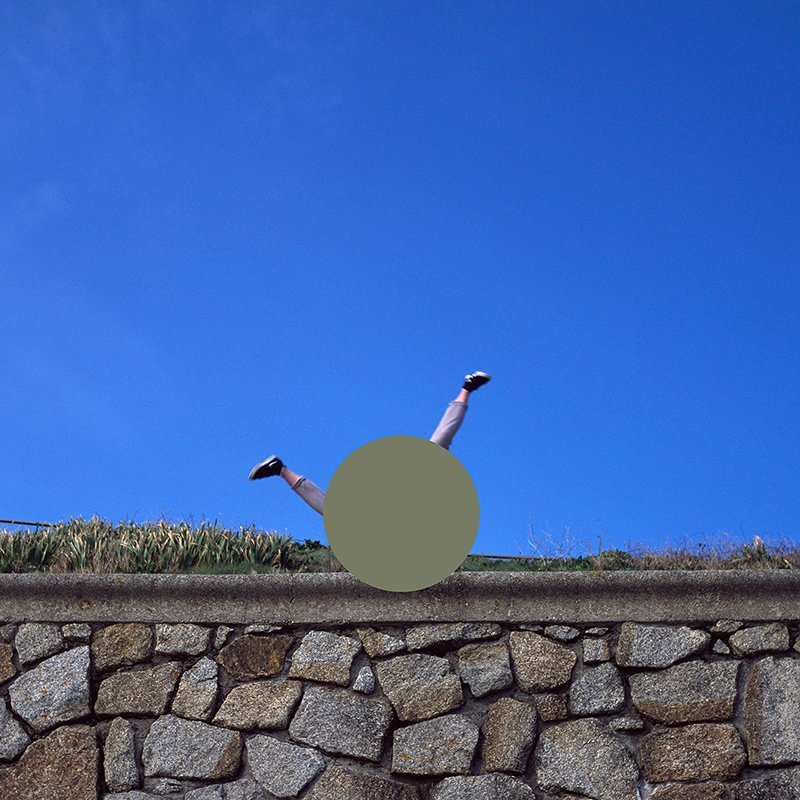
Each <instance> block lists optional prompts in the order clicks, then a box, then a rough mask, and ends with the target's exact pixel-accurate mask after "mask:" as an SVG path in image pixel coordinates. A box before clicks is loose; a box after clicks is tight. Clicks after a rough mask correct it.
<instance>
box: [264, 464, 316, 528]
mask: <svg viewBox="0 0 800 800" xmlns="http://www.w3.org/2000/svg"><path fill="white" fill-rule="evenodd" d="M275 475H280V476H281V477H282V478H283V479H284V480H285V481H286V483H288V484H289V486H291V487H292V489H294V491H295V492H297V494H299V495H300V497H302V498H303V500H305V501H306V503H308V504H309V505H310V506H311V508H313V509H314V511H317V512H318V513H320V514H322V513H323V511H322V509H323V507H324V505H325V492H323V491H322V489H320V488H319V486H317V485H316V484H314V483H312V482H311V481H310V480H308V478H304V477H303V476H302V475H298V474H297V473H296V472H293V471H292V470H290V469H289V468H288V467H287V466H286V465H285V464H284V463H283V461H281V460H280V459H279V458H278V456H270V457H269V458H268V459H266V460H265V461H262V462H261V463H260V464H256V465H255V466H254V467H253V469H252V470H251V471H250V480H251V481H256V480H259V479H261V478H270V477H273V476H275Z"/></svg>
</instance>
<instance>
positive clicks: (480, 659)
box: [458, 642, 514, 697]
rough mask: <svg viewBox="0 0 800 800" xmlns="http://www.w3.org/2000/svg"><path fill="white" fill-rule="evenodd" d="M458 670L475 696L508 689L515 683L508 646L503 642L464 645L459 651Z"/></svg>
mask: <svg viewBox="0 0 800 800" xmlns="http://www.w3.org/2000/svg"><path fill="white" fill-rule="evenodd" d="M458 672H459V675H461V680H463V681H464V683H466V684H467V686H469V688H470V691H471V692H472V694H473V696H474V697H484V696H485V695H487V694H490V693H491V692H497V691H501V690H502V689H507V688H508V687H509V686H511V685H512V684H513V683H514V676H513V674H512V673H511V660H510V658H509V655H508V647H507V646H506V645H505V644H504V643H503V642H492V643H491V644H468V645H466V646H464V647H462V648H461V649H460V650H459V651H458Z"/></svg>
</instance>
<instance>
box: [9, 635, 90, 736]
mask: <svg viewBox="0 0 800 800" xmlns="http://www.w3.org/2000/svg"><path fill="white" fill-rule="evenodd" d="M8 695H9V697H10V698H11V708H13V709H14V713H15V714H16V715H17V716H18V717H21V718H22V719H23V720H24V721H25V722H27V723H28V725H30V726H31V728H33V730H34V731H36V733H42V732H44V731H47V730H50V728H54V727H55V726H56V725H60V724H61V723H63V722H70V721H72V720H77V719H80V718H81V717H85V716H86V715H87V714H89V713H90V712H91V707H90V705H89V698H90V689H89V647H88V646H87V645H82V646H80V647H74V648H72V649H71V650H67V651H66V652H64V653H59V654H58V655H55V656H51V657H50V658H48V659H46V660H45V661H42V662H41V663H40V664H39V665H38V666H36V667H35V668H34V669H31V670H29V671H28V672H25V673H23V674H22V675H20V676H19V677H18V678H17V679H16V680H15V681H14V682H13V683H12V684H11V686H10V688H9V690H8Z"/></svg>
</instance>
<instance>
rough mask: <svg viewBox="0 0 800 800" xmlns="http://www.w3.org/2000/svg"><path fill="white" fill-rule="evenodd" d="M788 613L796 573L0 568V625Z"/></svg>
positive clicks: (797, 598) (798, 603)
mask: <svg viewBox="0 0 800 800" xmlns="http://www.w3.org/2000/svg"><path fill="white" fill-rule="evenodd" d="M723 618H725V619H737V620H743V621H749V620H763V621H768V620H778V619H787V620H788V619H800V570H788V569H787V570H770V569H760V570H702V571H694V570H661V571H655V570H654V571H636V572H634V571H630V572H628V571H602V572H600V571H590V572H580V573H574V572H539V573H536V572H507V573H502V572H457V573H453V574H452V575H450V576H448V577H447V578H446V579H445V580H443V581H441V582H440V583H438V584H436V585H434V586H432V587H429V588H427V589H423V590H419V591H414V592H388V591H383V590H381V589H377V588H375V587H372V586H369V585H368V584H365V583H362V582H361V581H360V580H358V579H357V578H356V577H354V576H353V575H351V574H350V573H314V574H308V573H306V574H296V575H285V574H284V575H281V574H272V575H165V574H101V573H63V574H49V573H19V574H0V624H2V623H5V622H27V621H29V622H34V621H53V622H58V621H63V622H81V621H84V622H92V621H95V622H198V623H211V622H217V623H227V624H237V623H242V624H254V623H279V624H297V625H302V624H329V625H333V624H347V623H375V624H381V623H384V624H391V623H406V622H421V623H424V622H472V621H476V622H477V621H494V622H508V623H515V622H572V623H594V622H622V621H639V622H648V621H650V622H659V621H661V622H706V621H714V620H717V619H723Z"/></svg>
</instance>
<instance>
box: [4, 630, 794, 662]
mask: <svg viewBox="0 0 800 800" xmlns="http://www.w3.org/2000/svg"><path fill="white" fill-rule="evenodd" d="M17 636H19V634H17ZM728 644H729V645H730V648H731V650H732V651H733V652H734V654H735V655H737V656H752V655H755V654H756V653H765V652H768V651H770V650H772V651H785V650H788V649H789V629H788V628H787V627H786V626H785V625H782V624H781V623H779V622H773V623H771V624H770V625H756V626H755V627H753V628H743V629H742V630H739V631H736V633H733V634H731V636H730V638H729V639H728Z"/></svg>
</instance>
